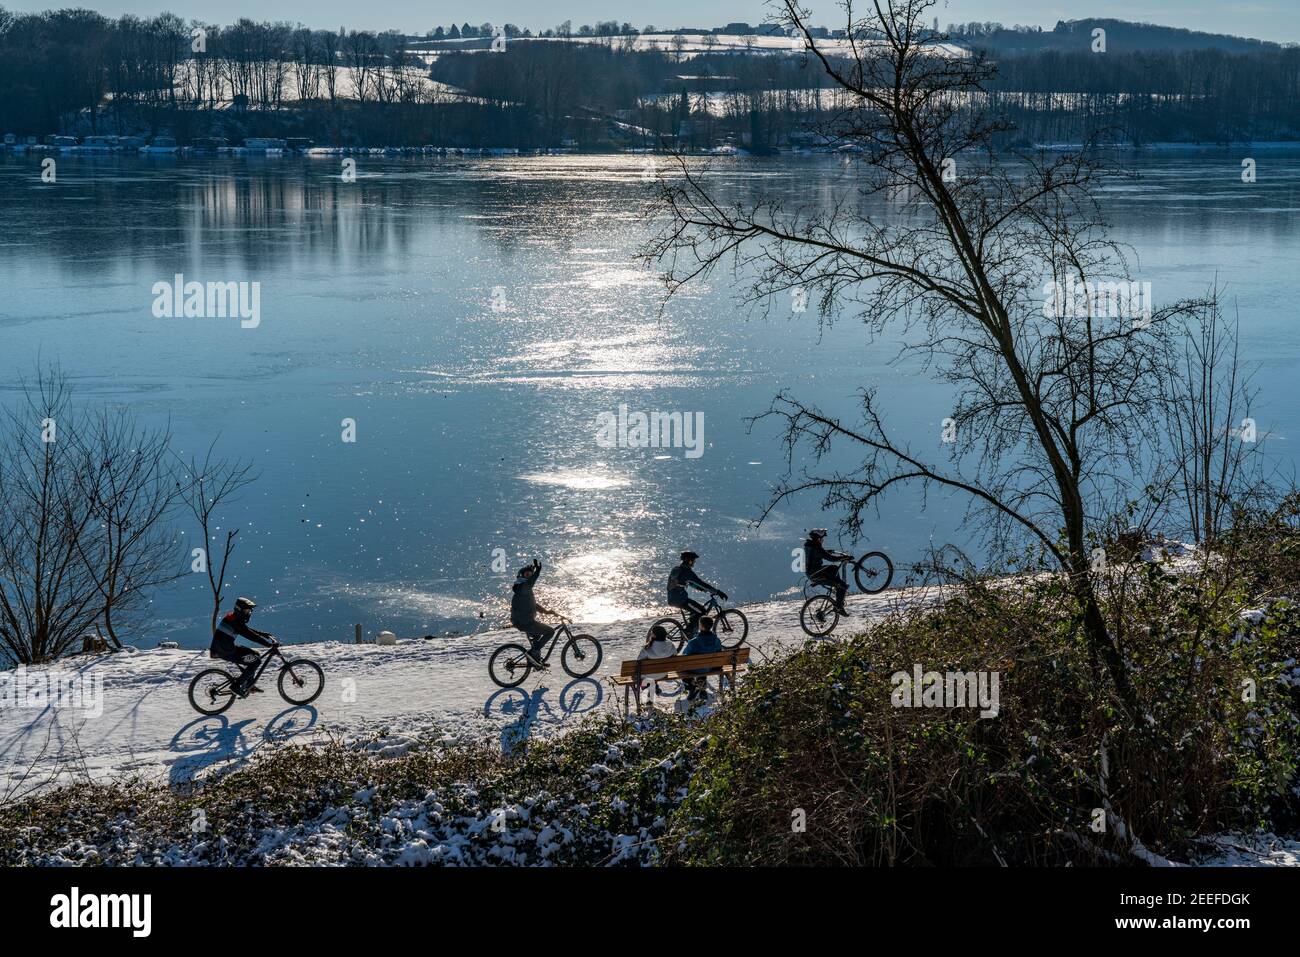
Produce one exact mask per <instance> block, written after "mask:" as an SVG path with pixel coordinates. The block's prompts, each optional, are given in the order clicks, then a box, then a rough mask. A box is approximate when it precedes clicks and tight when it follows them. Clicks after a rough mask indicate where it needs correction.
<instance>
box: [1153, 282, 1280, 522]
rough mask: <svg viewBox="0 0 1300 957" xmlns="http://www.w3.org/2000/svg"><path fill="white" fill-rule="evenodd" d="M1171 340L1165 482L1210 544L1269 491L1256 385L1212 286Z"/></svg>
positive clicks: (1186, 517)
mask: <svg viewBox="0 0 1300 957" xmlns="http://www.w3.org/2000/svg"><path fill="white" fill-rule="evenodd" d="M1189 327H1190V328H1189V334H1188V335H1186V336H1184V337H1182V339H1181V340H1180V341H1179V342H1178V343H1177V344H1176V345H1175V346H1174V350H1175V351H1174V354H1173V355H1172V356H1171V357H1170V369H1169V372H1170V375H1169V386H1168V388H1167V390H1166V393H1167V403H1166V405H1167V413H1166V416H1165V421H1167V422H1168V423H1169V445H1170V454H1169V456H1168V461H1169V462H1170V463H1171V468H1170V476H1169V479H1168V481H1167V483H1166V485H1167V487H1169V488H1170V490H1171V491H1172V492H1173V497H1174V499H1175V500H1176V501H1177V502H1178V503H1179V504H1180V505H1181V512H1182V518H1183V519H1184V520H1185V522H1186V526H1185V528H1184V529H1180V531H1185V532H1186V533H1187V534H1189V535H1190V536H1191V538H1192V540H1193V541H1195V542H1199V543H1205V544H1207V545H1213V543H1214V541H1215V540H1216V539H1217V538H1218V537H1219V535H1220V534H1221V533H1222V532H1223V531H1225V527H1226V525H1227V523H1228V521H1229V519H1230V518H1231V516H1232V513H1233V509H1234V507H1236V506H1239V505H1241V504H1243V503H1244V501H1245V499H1246V498H1247V497H1256V498H1262V497H1265V496H1266V495H1267V494H1268V493H1269V492H1270V489H1269V486H1268V478H1267V476H1266V475H1265V463H1264V457H1263V454H1262V447H1263V443H1262V441H1261V440H1262V439H1263V436H1261V435H1259V434H1258V429H1257V427H1256V424H1255V420H1254V419H1253V418H1252V416H1251V408H1252V406H1253V404H1254V400H1255V390H1254V389H1253V388H1252V387H1251V384H1250V375H1249V373H1248V372H1247V371H1246V370H1245V369H1243V368H1242V365H1241V359H1240V355H1239V354H1238V348H1237V347H1238V330H1239V323H1238V321H1237V320H1236V319H1234V321H1233V323H1232V325H1231V326H1228V325H1227V324H1226V323H1225V322H1224V318H1223V314H1222V310H1221V307H1220V303H1219V290H1218V289H1217V288H1215V289H1213V290H1212V291H1211V293H1210V295H1209V297H1208V298H1207V300H1206V303H1205V306H1204V308H1202V309H1200V310H1198V312H1197V313H1196V315H1195V316H1193V317H1192V319H1191V320H1190V321H1189Z"/></svg>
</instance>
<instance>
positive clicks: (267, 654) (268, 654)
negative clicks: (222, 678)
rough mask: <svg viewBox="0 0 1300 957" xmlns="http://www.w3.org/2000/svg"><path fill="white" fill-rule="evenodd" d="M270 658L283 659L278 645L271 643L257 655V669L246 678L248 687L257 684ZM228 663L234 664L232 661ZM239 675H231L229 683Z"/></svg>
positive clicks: (232, 682) (234, 680) (237, 678)
mask: <svg viewBox="0 0 1300 957" xmlns="http://www.w3.org/2000/svg"><path fill="white" fill-rule="evenodd" d="M272 658H279V659H281V660H282V661H283V660H284V655H283V654H281V652H280V646H279V645H272V646H271V647H270V648H267V649H266V651H264V652H262V654H261V655H260V656H259V660H258V663H257V670H256V671H254V672H253V676H252V677H251V678H249V679H248V685H249V687H252V686H253V685H255V684H257V682H258V679H259V678H261V677H262V674H263V673H264V672H265V671H266V669H267V667H268V666H269V665H270V663H271V659H272ZM230 663H231V664H235V663H234V662H233V661H232V662H230ZM240 677H241V676H240V675H234V676H232V678H231V684H234V683H235V682H236V681H238V680H239V679H240Z"/></svg>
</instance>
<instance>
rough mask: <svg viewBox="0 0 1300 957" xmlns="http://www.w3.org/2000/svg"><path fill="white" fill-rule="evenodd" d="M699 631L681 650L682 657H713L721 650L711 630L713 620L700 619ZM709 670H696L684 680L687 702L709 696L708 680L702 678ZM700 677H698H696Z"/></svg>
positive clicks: (715, 634)
mask: <svg viewBox="0 0 1300 957" xmlns="http://www.w3.org/2000/svg"><path fill="white" fill-rule="evenodd" d="M699 627H700V631H699V634H697V635H696V636H695V637H694V638H692V639H691V640H690V641H688V642H687V643H686V647H685V648H683V649H682V654H683V655H713V654H717V653H718V652H719V651H721V650H722V642H721V641H719V640H718V634H717V632H715V631H714V630H713V619H712V618H710V617H709V616H708V615H704V616H703V617H701V618H700V626H699ZM708 671H709V669H707V668H697V669H695V672H694V674H692V676H691V677H689V678H687V679H686V688H687V691H688V692H689V693H688V694H687V695H686V700H687V701H703V700H704V699H705V698H706V697H708V694H709V679H708V678H705V677H702V676H703V675H705V674H708ZM696 675H700V677H696Z"/></svg>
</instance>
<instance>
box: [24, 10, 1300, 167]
mask: <svg viewBox="0 0 1300 957" xmlns="http://www.w3.org/2000/svg"><path fill="white" fill-rule="evenodd" d="M1129 26H1133V25H1129ZM466 27H468V28H469V30H470V35H471V36H474V35H475V34H477V36H478V37H482V36H485V35H486V36H491V35H492V33H493V32H494V31H495V28H494V27H493V26H492V24H490V23H484V24H481V25H479V26H478V27H473V26H471V25H469V24H465V25H463V26H462V27H460V28H457V32H458V34H459V35H460V36H461V37H465V36H466ZM1074 27H1077V24H1076V25H1072V27H1071V29H1070V30H1062V28H1061V25H1058V29H1057V30H1056V31H1050V32H1045V35H1047V36H1055V37H1056V38H1057V39H1056V41H1055V45H1053V46H1050V47H1048V48H1045V49H1040V50H1037V51H1036V52H1029V53H1008V54H1004V55H996V54H995V55H994V59H995V61H996V64H997V71H996V73H994V74H993V75H992V76H991V77H990V78H989V80H988V82H987V84H986V95H987V96H988V97H989V98H990V101H991V103H992V105H993V106H995V107H996V108H997V109H999V110H1001V111H1002V112H1003V113H1004V115H1006V116H1007V118H1008V119H1009V120H1010V121H1011V122H1012V124H1013V125H1014V126H1015V132H1014V134H1007V135H1005V136H1003V137H1001V143H1002V145H1011V144H1016V145H1026V144H1030V143H1035V142H1062V141H1082V140H1084V139H1086V138H1088V137H1089V136H1092V135H1095V134H1097V133H1098V132H1099V131H1106V136H1108V137H1109V138H1110V139H1112V140H1114V141H1117V142H1126V143H1135V144H1142V143H1149V142H1155V141H1193V142H1220V143H1226V142H1237V141H1248V140H1260V139H1269V140H1291V139H1300V107H1298V106H1297V103H1300V96H1298V94H1300V48H1296V47H1284V46H1280V45H1275V44H1273V45H1259V46H1258V48H1252V49H1251V50H1250V51H1249V52H1233V51H1231V50H1228V49H1221V48H1213V47H1207V48H1202V49H1184V48H1182V47H1180V46H1177V45H1175V46H1171V47H1169V48H1166V49H1151V50H1129V51H1128V52H1125V51H1124V50H1123V49H1119V50H1116V51H1114V52H1110V53H1107V54H1105V55H1097V54H1094V53H1091V52H1089V50H1088V47H1087V45H1086V42H1085V41H1087V39H1088V33H1087V32H1086V31H1083V30H1081V29H1075V28H1074ZM975 28H978V29H975ZM439 29H441V28H439ZM647 29H650V28H648V27H647ZM1153 29H1159V30H1168V29H1169V28H1153ZM503 30H504V31H505V34H504V35H506V36H507V37H511V36H514V37H515V38H516V39H517V38H518V37H519V36H522V35H523V33H524V31H519V29H518V28H517V27H514V26H513V25H507V26H506V27H505V28H503ZM950 30H957V31H959V32H957V33H955V34H954V38H955V39H958V40H961V41H962V42H967V43H976V42H978V43H980V44H988V45H990V46H991V47H993V48H995V49H996V47H997V43H996V42H992V41H994V40H996V38H997V37H998V36H1000V35H1001V34H1014V35H1016V36H1028V35H1029V34H1030V33H1034V32H1035V31H1029V30H1026V29H1023V28H1021V29H1018V30H1017V29H1013V30H1009V31H1008V30H1006V29H1005V28H1002V27H1001V25H1000V24H985V25H978V24H974V25H965V26H961V25H955V26H953V27H950ZM484 31H487V33H486V34H485V33H484ZM629 31H630V32H629ZM1037 32H1043V31H1037ZM1174 32H1175V34H1177V36H1178V37H1179V38H1181V39H1185V37H1183V34H1186V33H1187V31H1182V32H1181V33H1180V32H1178V31H1174ZM545 33H549V34H552V35H554V36H559V37H563V36H590V37H595V38H603V42H591V43H539V42H511V43H508V44H507V45H506V47H505V49H504V50H503V51H502V52H499V53H487V52H483V51H477V52H475V51H472V50H465V51H460V50H451V51H447V50H439V51H438V55H437V57H436V58H433V59H432V60H431V61H429V60H428V59H426V57H425V56H424V55H422V53H421V51H420V49H419V44H420V41H419V40H418V39H413V38H411V37H408V36H406V35H404V34H402V33H401V32H399V31H394V30H389V31H380V32H374V31H368V30H353V31H348V30H345V29H340V30H339V31H338V32H334V31H331V30H316V29H311V28H308V27H305V26H303V25H301V24H291V23H288V22H269V21H267V22H257V21H253V20H250V19H241V20H239V21H237V22H235V23H234V24H230V25H227V26H221V25H217V24H205V23H201V22H199V21H188V22H187V21H185V20H183V19H181V18H180V17H178V16H175V15H174V14H161V15H159V16H156V17H151V18H141V17H136V16H132V15H124V16H122V17H119V18H117V19H110V18H108V17H105V16H103V15H101V14H98V13H95V12H93V11H89V10H84V9H81V10H74V9H66V10H55V11H47V12H45V13H34V14H18V13H13V12H10V11H6V10H4V8H2V7H0V131H3V132H11V133H15V134H19V135H37V136H43V135H49V134H54V133H71V134H73V135H86V134H88V133H118V134H126V133H147V134H156V133H168V134H171V135H175V136H177V137H178V138H180V139H182V140H183V141H184V140H186V139H188V138H193V137H199V136H210V135H221V136H227V137H228V138H230V139H232V141H235V140H237V139H238V138H240V137H242V136H253V135H279V136H305V137H308V138H310V139H313V140H314V141H315V142H317V143H320V144H323V145H340V146H365V145H369V146H375V145H383V146H388V145H392V146H404V145H425V144H433V145H438V146H460V147H486V146H502V147H520V148H542V147H558V146H561V145H568V146H575V145H576V146H578V147H581V148H585V149H613V148H619V147H626V146H641V147H646V146H650V147H659V146H669V147H695V148H705V147H709V146H716V145H719V144H724V143H732V144H735V145H738V146H744V147H749V148H752V149H754V150H755V151H756V152H763V151H766V150H770V149H772V148H776V147H782V146H788V145H800V144H804V143H808V142H811V141H814V140H815V135H812V134H813V131H815V130H817V129H818V128H820V127H821V126H824V125H825V123H824V121H825V120H826V118H827V117H828V115H830V114H832V113H833V112H834V111H835V110H836V109H838V108H839V106H838V104H837V103H836V101H835V99H834V97H833V96H831V95H829V94H830V91H829V89H828V85H827V82H826V79H825V73H824V71H821V70H819V69H815V68H813V63H812V58H811V57H809V56H808V55H806V54H798V53H793V52H790V53H781V54H776V55H774V54H773V53H771V52H763V51H762V50H760V49H757V48H753V49H744V48H741V49H719V48H717V47H716V46H713V47H710V46H708V45H707V44H706V48H705V49H704V50H703V51H702V52H700V53H698V54H696V55H693V56H688V55H687V54H686V53H685V52H684V50H683V45H681V44H679V45H677V46H676V47H673V46H670V47H669V48H668V49H650V50H645V49H637V48H636V46H635V42H634V38H635V35H636V31H635V29H634V28H632V27H631V25H630V24H626V23H624V24H617V23H615V21H606V22H600V23H598V24H597V25H596V26H595V27H587V26H582V27H579V28H578V29H577V30H576V31H574V30H573V28H572V26H571V24H570V23H568V22H566V23H564V24H561V25H559V26H557V27H555V28H554V29H553V30H548V31H545ZM436 34H437V30H434V31H431V36H433V37H434V38H435V39H436ZM448 34H450V30H448V31H444V35H448ZM1070 35H1073V36H1077V37H1078V38H1079V42H1078V44H1077V45H1076V47H1075V48H1073V49H1071V48H1069V47H1068V46H1067V47H1064V48H1062V46H1061V43H1062V42H1064V41H1062V40H1061V37H1063V36H1070ZM1195 36H1207V37H1208V36H1209V35H1208V34H1200V35H1195ZM1180 42H1181V40H1180ZM1243 42H1245V41H1243ZM430 80H432V81H436V82H429V81H430Z"/></svg>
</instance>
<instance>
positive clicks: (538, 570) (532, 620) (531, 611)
mask: <svg viewBox="0 0 1300 957" xmlns="http://www.w3.org/2000/svg"><path fill="white" fill-rule="evenodd" d="M541 574H542V563H541V562H540V561H538V560H537V559H536V558H534V559H533V563H532V564H531V565H525V566H524V567H523V568H521V569H519V577H517V578H516V579H515V583H514V585H512V586H511V591H512V592H513V595H512V596H511V598H510V624H511V625H513V626H514V627H516V628H518V629H519V630H520V631H522V632H523V633H524V634H525V635H527V636H528V638H529V641H530V644H529V649H528V658H529V660H530V661H531V662H532V665H533V667H534V668H545V667H546V662H545V661H543V660H542V654H541V652H542V648H543V646H544V645H545V644H546V643H547V642H548V641H550V640H551V636H552V635H554V634H555V629H554V628H553V627H552V626H550V625H546V624H543V623H542V622H540V621H538V620H537V615H538V613H539V612H540V613H541V614H543V615H553V616H554V617H556V618H558V619H559V620H560V621H568V619H567V618H565V617H564V616H563V615H561V614H560V613H559V612H557V611H551V610H550V609H549V608H543V607H542V606H541V605H539V604H538V603H537V598H536V596H535V595H533V586H534V585H536V584H537V579H538V578H539V577H540V576H541Z"/></svg>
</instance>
